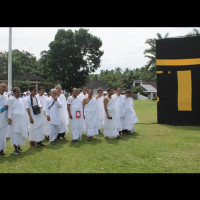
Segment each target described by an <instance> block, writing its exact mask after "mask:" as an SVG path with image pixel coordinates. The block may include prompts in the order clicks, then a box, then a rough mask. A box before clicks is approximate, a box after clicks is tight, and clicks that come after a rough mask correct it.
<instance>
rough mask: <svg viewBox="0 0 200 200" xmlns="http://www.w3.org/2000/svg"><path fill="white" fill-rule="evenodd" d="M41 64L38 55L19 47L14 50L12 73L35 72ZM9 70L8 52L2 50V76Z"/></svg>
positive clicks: (0, 66) (0, 57)
mask: <svg viewBox="0 0 200 200" xmlns="http://www.w3.org/2000/svg"><path fill="white" fill-rule="evenodd" d="M38 68H39V65H38V62H37V59H36V57H35V56H34V55H33V54H31V53H29V52H27V51H20V50H18V49H14V50H12V74H13V80H14V78H15V75H25V74H26V73H32V74H35V73H36V72H37V71H38ZM7 72H8V52H6V51H5V52H0V76H2V75H7Z"/></svg>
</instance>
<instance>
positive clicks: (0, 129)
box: [0, 83, 8, 155]
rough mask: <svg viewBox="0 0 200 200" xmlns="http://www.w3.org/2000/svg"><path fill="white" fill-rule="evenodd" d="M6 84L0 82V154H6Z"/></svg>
mask: <svg viewBox="0 0 200 200" xmlns="http://www.w3.org/2000/svg"><path fill="white" fill-rule="evenodd" d="M6 88H7V85H6V84H5V83H1V84H0V155H6V154H5V153H4V149H5V148H6V127H7V124H8V121H7V119H8V113H7V106H6V105H7V104H6V103H7V99H8V98H7V96H6V95H4V92H5V91H6Z"/></svg>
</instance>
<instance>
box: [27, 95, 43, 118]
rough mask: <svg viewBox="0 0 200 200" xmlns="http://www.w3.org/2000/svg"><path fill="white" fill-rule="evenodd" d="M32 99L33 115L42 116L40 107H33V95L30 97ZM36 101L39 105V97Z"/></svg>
mask: <svg viewBox="0 0 200 200" xmlns="http://www.w3.org/2000/svg"><path fill="white" fill-rule="evenodd" d="M30 98H31V107H32V109H33V114H34V115H38V114H40V113H41V110H40V107H39V106H38V105H36V106H33V99H32V95H30ZM36 101H37V104H38V100H37V97H36Z"/></svg>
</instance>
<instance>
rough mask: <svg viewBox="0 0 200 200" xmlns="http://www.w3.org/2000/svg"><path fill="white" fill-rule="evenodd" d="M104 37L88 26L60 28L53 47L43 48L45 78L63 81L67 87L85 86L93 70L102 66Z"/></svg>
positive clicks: (64, 87) (42, 68) (42, 69)
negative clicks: (90, 31) (71, 28)
mask: <svg viewBox="0 0 200 200" xmlns="http://www.w3.org/2000/svg"><path fill="white" fill-rule="evenodd" d="M101 46H102V41H101V39H100V38H97V37H96V36H94V35H92V34H90V33H89V32H88V29H83V28H80V29H79V30H78V31H75V32H73V31H72V30H67V31H65V30H64V29H59V30H58V32H57V34H56V35H55V39H54V41H52V42H51V43H50V44H49V48H50V50H49V51H43V52H41V58H40V61H39V62H40V64H41V67H40V71H41V72H42V74H43V77H44V78H45V79H48V80H49V81H52V82H54V83H55V82H58V81H60V82H61V85H62V86H63V89H66V90H68V91H70V90H71V89H72V87H80V86H82V85H83V84H84V83H85V82H86V79H87V76H88V74H89V73H91V72H95V70H96V69H98V68H99V67H100V62H101V59H100V58H101V56H102V55H103V51H101V50H100V48H101Z"/></svg>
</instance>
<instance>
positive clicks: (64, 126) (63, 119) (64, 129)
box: [58, 94, 69, 133]
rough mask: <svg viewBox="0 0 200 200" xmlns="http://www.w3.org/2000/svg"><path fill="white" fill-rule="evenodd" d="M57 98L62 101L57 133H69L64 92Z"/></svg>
mask: <svg viewBox="0 0 200 200" xmlns="http://www.w3.org/2000/svg"><path fill="white" fill-rule="evenodd" d="M58 99H60V101H61V103H62V107H61V108H59V118H60V126H59V133H69V129H68V124H69V120H68V116H69V114H68V111H67V101H66V98H65V96H64V94H61V95H60V96H59V97H58Z"/></svg>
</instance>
